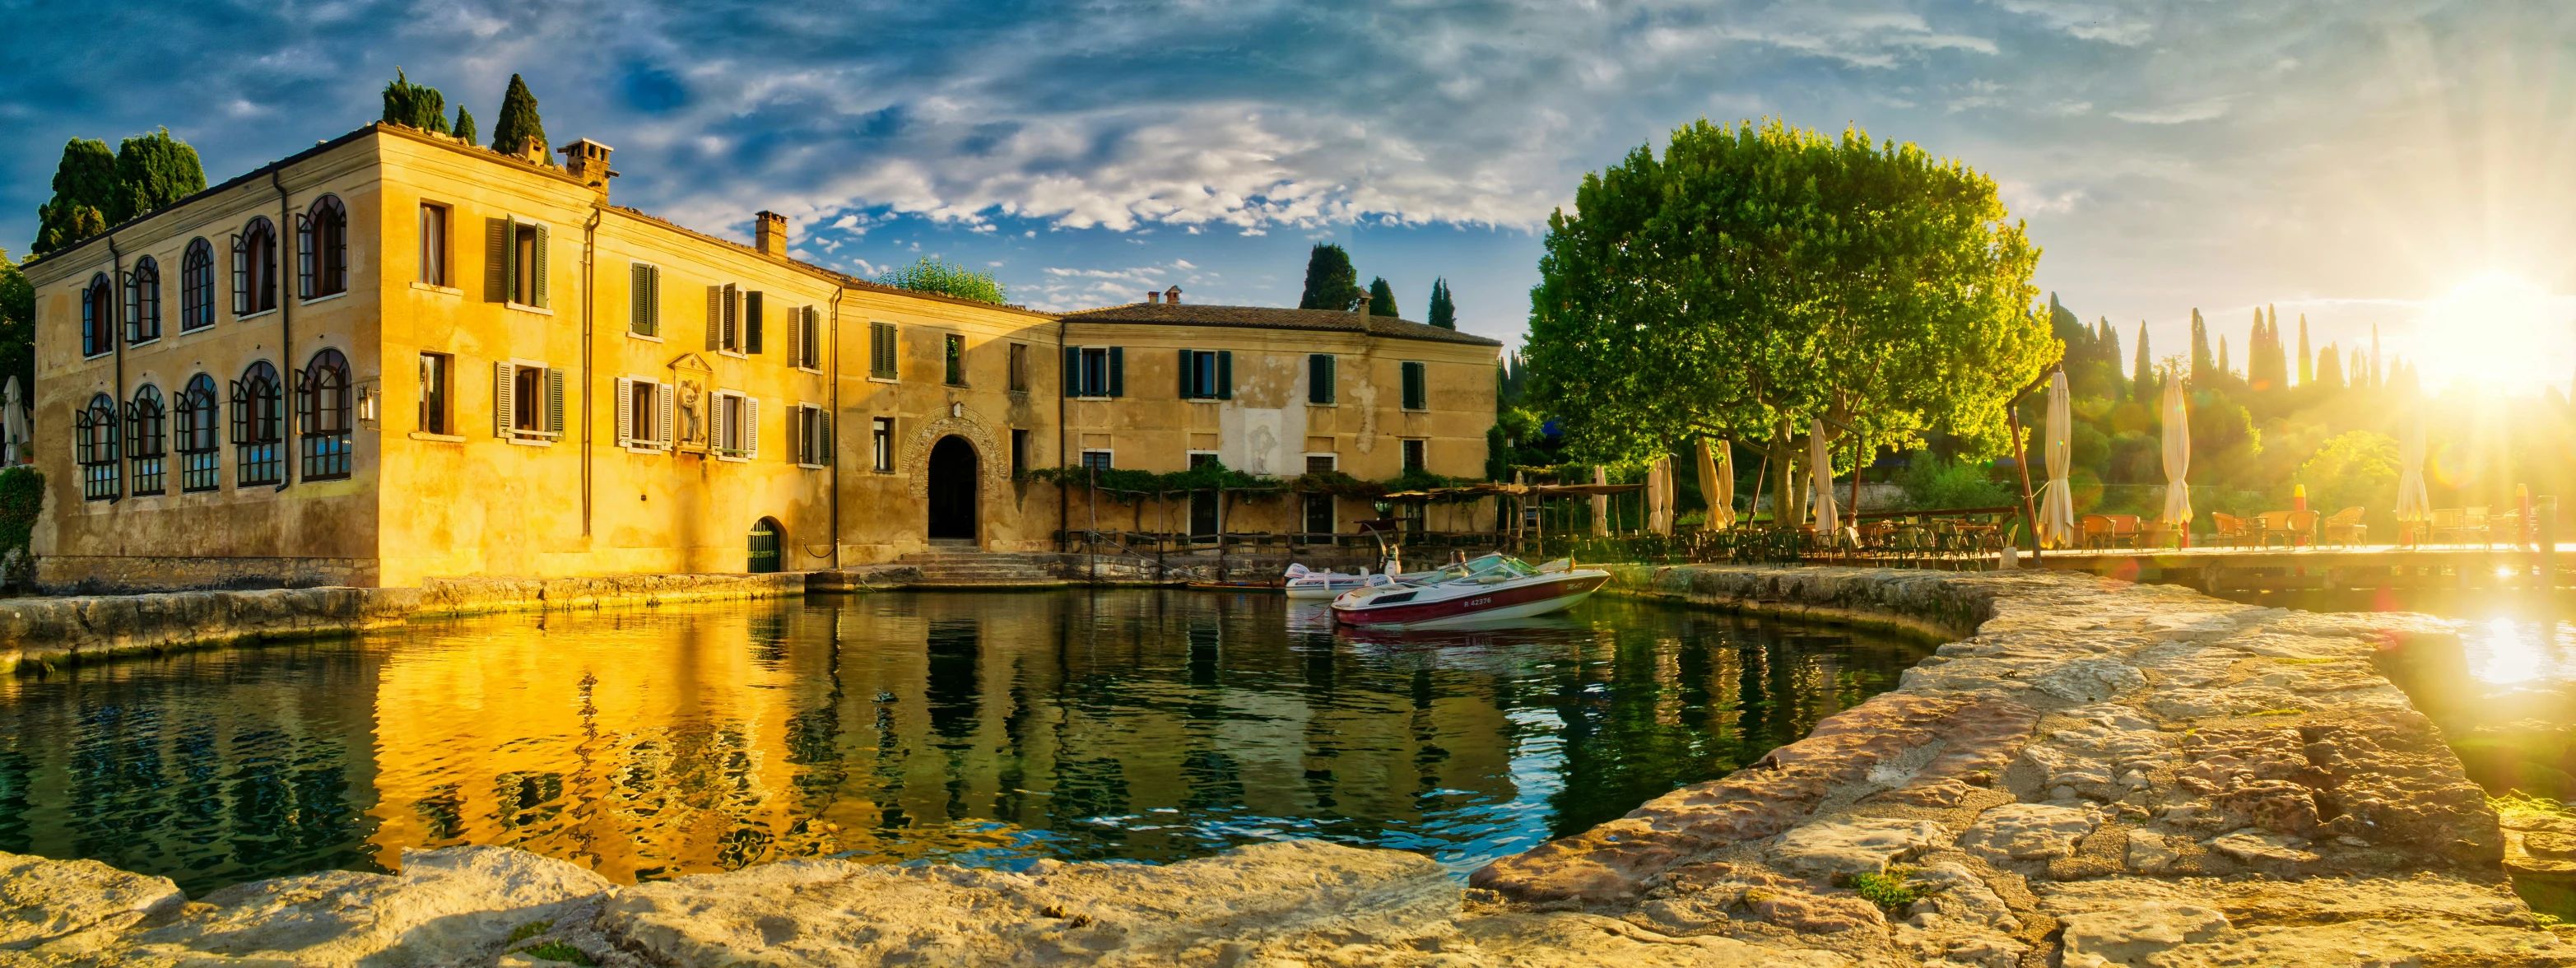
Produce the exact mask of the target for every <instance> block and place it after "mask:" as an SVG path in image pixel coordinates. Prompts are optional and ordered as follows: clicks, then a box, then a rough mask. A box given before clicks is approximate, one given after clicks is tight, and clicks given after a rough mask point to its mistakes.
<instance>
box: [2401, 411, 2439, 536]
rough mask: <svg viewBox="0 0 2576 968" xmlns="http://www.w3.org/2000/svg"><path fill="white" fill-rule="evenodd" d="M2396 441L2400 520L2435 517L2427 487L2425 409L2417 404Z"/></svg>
mask: <svg viewBox="0 0 2576 968" xmlns="http://www.w3.org/2000/svg"><path fill="white" fill-rule="evenodd" d="M2399 433H2400V436H2401V437H2402V439H2401V440H2399V441H2398V443H2397V466H2398V468H2399V469H2398V471H2397V520H2400V521H2407V522H2421V521H2430V520H2432V519H2433V496H2432V494H2430V493H2429V492H2427V491H2425V490H2424V410H2423V407H2422V405H2421V403H2418V404H2417V406H2416V408H2415V411H2414V412H2413V413H2410V414H2407V415H2406V428H2405V429H2404V430H2402V431H2400V432H2399Z"/></svg>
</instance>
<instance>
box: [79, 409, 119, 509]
mask: <svg viewBox="0 0 2576 968" xmlns="http://www.w3.org/2000/svg"><path fill="white" fill-rule="evenodd" d="M116 416H117V415H116V398H115V397H111V396H108V395H107V394H104V393H102V394H99V395H97V396H94V397H91V398H89V406H86V407H83V408H81V411H80V413H79V414H77V415H75V416H74V417H73V418H72V443H73V446H72V457H73V459H74V460H77V461H79V462H80V469H81V497H83V498H85V499H88V500H92V501H113V500H116V499H117V498H118V497H120V496H122V495H121V494H120V493H119V491H118V488H117V468H118V465H120V464H121V463H123V461H122V460H121V459H120V458H119V457H118V455H117V452H116V430H117V426H116V425H117V423H118V421H117V419H116Z"/></svg>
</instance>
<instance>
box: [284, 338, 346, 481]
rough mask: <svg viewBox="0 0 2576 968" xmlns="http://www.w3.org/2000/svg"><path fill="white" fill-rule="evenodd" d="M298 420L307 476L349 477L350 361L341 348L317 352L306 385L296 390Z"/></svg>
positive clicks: (306, 374) (307, 366) (318, 478)
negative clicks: (341, 351)
mask: <svg viewBox="0 0 2576 968" xmlns="http://www.w3.org/2000/svg"><path fill="white" fill-rule="evenodd" d="M295 412H296V416H297V417H298V418H300V419H298V420H297V421H296V422H297V423H299V424H301V425H302V430H303V432H302V433H301V434H299V435H298V437H299V438H300V439H301V440H302V441H303V452H304V479H305V480H308V481H321V480H331V479H333V478H341V477H347V476H349V360H348V358H347V357H344V356H341V355H340V351H339V350H323V351H322V352H319V353H315V354H313V362H311V363H307V364H305V365H304V384H303V385H302V386H299V387H297V388H296V389H295Z"/></svg>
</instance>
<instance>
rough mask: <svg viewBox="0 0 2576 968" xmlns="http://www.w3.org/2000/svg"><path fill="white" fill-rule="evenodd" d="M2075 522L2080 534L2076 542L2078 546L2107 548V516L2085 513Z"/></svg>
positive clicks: (2108, 545)
mask: <svg viewBox="0 0 2576 968" xmlns="http://www.w3.org/2000/svg"><path fill="white" fill-rule="evenodd" d="M2075 523H2076V526H2077V527H2078V528H2079V529H2080V531H2079V532H2078V533H2079V534H2080V535H2082V537H2081V538H2080V539H2079V540H2078V542H2077V543H2078V544H2079V545H2080V546H2082V547H2086V548H2108V547H2110V546H2111V519H2110V518H2109V517H2107V516H2104V515H2099V514H2087V515H2085V516H2083V517H2081V518H2078V519H2076V522H2075Z"/></svg>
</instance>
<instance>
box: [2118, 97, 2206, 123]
mask: <svg viewBox="0 0 2576 968" xmlns="http://www.w3.org/2000/svg"><path fill="white" fill-rule="evenodd" d="M2235 101H2236V95H2233V94H2228V95H2221V96H2219V97H2211V98H2202V99H2200V100H2198V101H2189V102H2185V103H2182V104H2174V105H2167V106H2165V107H2159V108H2143V109H2138V110H2130V111H2113V112H2111V116H2112V117H2115V118H2118V119H2120V120H2122V121H2130V122H2135V123H2138V124H2188V123H2190V122H2193V121H2208V120H2212V119H2215V118H2220V117H2225V116H2226V114H2227V109H2228V106H2229V105H2231V104H2233V103H2235Z"/></svg>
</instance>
